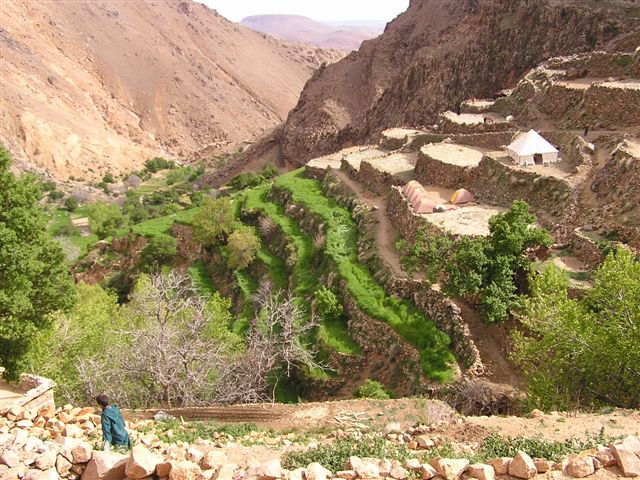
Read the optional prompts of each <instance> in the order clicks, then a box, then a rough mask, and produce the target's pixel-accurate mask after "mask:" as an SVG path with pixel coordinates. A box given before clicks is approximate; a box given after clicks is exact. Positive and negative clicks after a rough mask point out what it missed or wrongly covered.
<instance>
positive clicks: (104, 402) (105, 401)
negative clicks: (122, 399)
mask: <svg viewBox="0 0 640 480" xmlns="http://www.w3.org/2000/svg"><path fill="white" fill-rule="evenodd" d="M96 402H98V405H100V406H101V407H106V406H108V405H109V397H107V396H106V395H105V394H104V393H102V394H100V395H98V396H97V397H96Z"/></svg>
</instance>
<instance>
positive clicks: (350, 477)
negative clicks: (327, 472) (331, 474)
mask: <svg viewBox="0 0 640 480" xmlns="http://www.w3.org/2000/svg"><path fill="white" fill-rule="evenodd" d="M357 476H358V475H356V472H354V471H353V470H340V471H338V472H336V478H342V480H354V479H355V478H356V477H357Z"/></svg>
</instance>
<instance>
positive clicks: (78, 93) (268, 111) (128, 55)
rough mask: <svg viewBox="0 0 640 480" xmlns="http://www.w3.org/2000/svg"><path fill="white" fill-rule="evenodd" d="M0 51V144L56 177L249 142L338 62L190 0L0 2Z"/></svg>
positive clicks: (22, 162) (91, 174)
mask: <svg viewBox="0 0 640 480" xmlns="http://www.w3.org/2000/svg"><path fill="white" fill-rule="evenodd" d="M0 48H1V49H2V56H3V59H2V78H1V80H0V91H1V92H2V93H1V96H2V98H1V99H2V108H1V109H0V141H2V142H3V143H5V144H6V145H7V147H8V148H9V149H10V150H11V151H12V153H13V155H14V157H15V158H16V160H17V163H18V165H19V166H22V167H24V168H32V167H36V168H39V169H41V170H44V171H46V172H51V173H52V174H54V175H55V176H56V177H58V178H61V179H62V178H68V177H69V176H75V177H79V178H83V179H95V178H101V176H102V175H104V173H106V172H112V173H120V172H124V171H131V170H133V169H135V168H139V167H140V165H141V163H142V162H144V160H146V159H147V158H149V157H151V156H153V155H156V154H168V155H178V156H183V155H188V154H189V153H191V152H193V151H194V150H196V149H200V148H202V147H205V146H210V145H214V146H224V145H227V144H233V143H236V142H240V141H247V140H251V139H252V138H254V137H255V136H256V135H259V134H261V133H263V132H264V131H265V130H268V129H270V128H272V127H273V126H275V125H277V124H279V123H280V122H282V121H283V120H284V119H285V117H286V115H287V112H288V111H289V110H290V109H291V107H292V106H294V105H295V102H296V101H297V98H298V95H299V93H300V91H301V89H302V87H303V85H304V83H305V82H306V81H307V79H308V78H309V77H310V75H311V73H312V72H313V70H315V69H316V68H318V67H319V66H320V65H321V64H322V63H323V62H326V61H334V60H337V59H338V58H340V57H341V56H342V54H339V53H338V52H331V51H325V50H321V49H317V48H314V47H307V46H301V45H295V44H285V43H283V42H279V41H276V40H274V39H272V38H271V37H267V36H265V35H264V34H260V33H257V32H254V31H252V30H249V29H247V28H244V27H241V26H238V25H235V24H233V23H231V22H228V21H227V20H226V19H224V18H223V17H221V16H219V15H218V14H217V13H216V12H215V11H214V10H211V9H209V8H207V7H205V6H204V5H202V4H199V3H196V2H193V1H191V0H186V1H179V0H167V1H162V2H139V1H136V2H133V1H131V2H121V1H114V0H109V1H91V2H44V1H42V2H38V1H31V0H29V1H27V0H16V1H11V2H4V3H3V7H2V28H0Z"/></svg>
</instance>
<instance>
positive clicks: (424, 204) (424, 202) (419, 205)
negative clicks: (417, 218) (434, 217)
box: [413, 197, 435, 214]
mask: <svg viewBox="0 0 640 480" xmlns="http://www.w3.org/2000/svg"><path fill="white" fill-rule="evenodd" d="M434 208H435V205H434V203H433V202H432V201H431V200H429V199H428V198H426V197H423V198H421V199H419V200H418V201H417V202H416V203H414V204H413V211H414V212H416V213H418V214H422V213H433V209H434Z"/></svg>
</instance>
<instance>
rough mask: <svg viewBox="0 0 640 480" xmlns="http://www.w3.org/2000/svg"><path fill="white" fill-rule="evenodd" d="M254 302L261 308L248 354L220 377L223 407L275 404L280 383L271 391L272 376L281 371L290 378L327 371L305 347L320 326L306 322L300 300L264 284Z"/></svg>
mask: <svg viewBox="0 0 640 480" xmlns="http://www.w3.org/2000/svg"><path fill="white" fill-rule="evenodd" d="M254 302H255V303H256V304H257V305H258V307H259V308H258V309H257V311H258V314H257V315H256V317H255V320H254V322H253V324H252V326H251V328H250V330H249V332H248V333H247V336H246V345H247V349H246V352H245V353H244V354H243V355H241V356H239V357H237V358H236V360H235V361H234V362H232V363H231V364H229V365H228V366H227V368H225V369H224V372H221V375H220V381H219V382H218V385H217V389H216V397H217V398H218V400H219V401H221V402H223V403H257V402H262V401H267V400H273V399H274V395H275V394H274V392H275V387H276V385H277V380H276V385H273V386H272V387H273V388H271V389H270V388H269V386H270V380H273V376H272V377H270V375H272V374H276V373H277V371H278V370H280V369H281V371H282V373H283V374H284V375H286V376H287V377H290V376H291V375H292V373H293V370H294V369H296V368H303V367H308V368H323V366H322V365H321V364H320V363H319V362H317V361H316V360H315V358H314V357H315V352H314V351H313V350H312V349H310V348H309V347H308V346H306V345H305V343H304V339H305V336H306V335H307V334H308V333H309V332H310V331H311V330H312V329H313V328H315V327H316V326H317V319H316V317H315V316H312V317H311V319H310V320H307V319H306V318H305V312H304V311H303V309H302V308H300V306H299V304H298V302H299V299H296V298H295V297H293V296H292V295H291V294H290V293H289V294H287V295H284V294H282V293H281V292H276V293H274V292H273V291H272V290H271V287H270V285H268V284H264V285H263V286H262V287H261V288H260V289H259V290H258V292H257V293H256V295H255V296H254ZM276 378H277V377H276Z"/></svg>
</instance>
